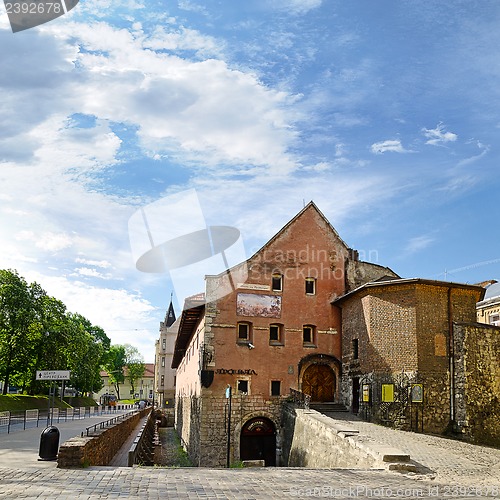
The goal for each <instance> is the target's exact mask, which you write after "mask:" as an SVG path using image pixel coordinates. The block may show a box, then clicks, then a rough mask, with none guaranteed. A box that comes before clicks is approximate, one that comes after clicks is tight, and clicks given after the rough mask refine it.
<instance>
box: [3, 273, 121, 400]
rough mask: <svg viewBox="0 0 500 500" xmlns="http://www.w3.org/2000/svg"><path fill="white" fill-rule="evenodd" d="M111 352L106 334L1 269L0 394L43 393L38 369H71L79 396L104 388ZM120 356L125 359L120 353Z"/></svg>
mask: <svg viewBox="0 0 500 500" xmlns="http://www.w3.org/2000/svg"><path fill="white" fill-rule="evenodd" d="M109 350H110V339H109V338H108V336H107V335H106V333H105V332H104V330H103V329H102V328H100V327H98V326H95V325H92V324H91V323H90V321H89V320H88V319H87V318H85V317H83V316H81V315H80V314H73V313H69V312H67V311H66V306H65V305H64V304H63V303H62V302H61V301H60V300H57V299H55V298H54V297H50V296H49V295H47V293H46V292H45V290H43V288H42V287H41V286H40V285H38V284H37V283H31V284H30V285H28V283H27V282H26V281H25V280H24V278H22V277H21V276H19V274H18V273H17V271H13V270H0V380H3V382H4V386H3V393H4V394H7V391H8V387H9V385H16V386H17V387H19V388H21V389H22V391H23V392H27V393H28V394H31V395H33V394H40V393H43V392H45V391H47V388H48V385H49V384H50V382H41V381H37V380H36V376H35V374H36V370H71V380H70V381H69V385H70V386H72V387H74V388H75V389H76V390H77V391H78V392H80V393H85V392H96V391H98V390H99V389H100V388H101V387H102V380H101V377H100V369H101V366H102V365H103V364H104V363H105V360H106V359H107V356H108V351H109ZM123 356H124V354H123Z"/></svg>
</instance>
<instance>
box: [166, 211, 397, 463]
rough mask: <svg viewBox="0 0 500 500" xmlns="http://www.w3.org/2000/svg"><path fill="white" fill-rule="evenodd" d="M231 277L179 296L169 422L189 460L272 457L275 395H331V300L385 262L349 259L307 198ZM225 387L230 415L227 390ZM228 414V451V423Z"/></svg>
mask: <svg viewBox="0 0 500 500" xmlns="http://www.w3.org/2000/svg"><path fill="white" fill-rule="evenodd" d="M243 266H244V267H245V270H244V271H245V272H240V271H242V270H241V269H231V270H230V273H231V275H232V276H238V275H246V276H247V278H246V280H245V282H244V283H232V291H231V293H228V294H226V295H225V296H223V297H220V298H216V299H212V297H219V296H220V293H219V290H220V287H221V284H226V283H227V279H228V274H225V275H218V276H209V277H207V280H206V292H205V293H206V300H205V296H204V295H200V296H195V297H191V298H190V299H188V300H187V302H186V305H185V308H184V312H183V314H182V317H181V319H180V323H179V333H178V336H177V340H176V345H175V352H174V358H173V364H172V367H173V368H176V370H177V381H176V427H177V430H178V432H179V435H180V436H181V438H182V440H183V442H184V444H185V446H186V448H187V450H188V452H189V454H190V456H191V459H192V460H193V461H194V463H196V464H197V465H201V466H208V465H212V466H213V465H225V464H226V462H227V460H228V457H229V461H230V462H231V463H232V462H234V461H237V460H251V459H263V460H265V463H266V465H275V464H276V463H279V450H280V433H279V429H280V412H281V402H282V400H283V399H286V398H287V397H288V396H289V393H290V389H291V388H292V389H296V390H302V391H303V392H306V393H308V394H310V395H311V396H312V399H313V400H316V401H339V399H340V381H341V370H342V363H341V355H342V350H341V335H340V332H341V318H340V309H339V308H337V307H332V306H331V305H330V303H331V301H332V300H333V299H335V298H336V297H338V296H340V295H343V294H345V293H346V292H348V291H350V290H352V289H354V288H355V287H357V286H359V285H360V284H362V283H365V282H367V281H371V280H374V279H378V278H380V277H382V276H392V277H396V275H395V273H393V272H392V271H391V270H390V269H388V268H385V267H382V266H379V265H376V264H370V263H366V262H361V261H359V260H358V258H357V252H356V251H354V250H352V249H350V248H349V247H348V246H347V245H346V244H345V243H344V242H343V241H342V240H341V238H340V237H339V235H338V234H337V232H336V231H335V229H334V228H333V227H332V226H331V225H330V223H329V222H328V220H327V219H326V218H325V217H324V216H323V214H322V213H321V212H320V211H319V210H318V208H317V207H316V206H315V205H314V203H312V202H311V203H309V204H308V205H307V206H306V207H305V208H304V209H303V210H302V211H301V212H300V213H299V214H298V215H297V216H296V217H294V218H293V219H292V220H291V221H290V222H289V223H288V224H287V225H286V226H285V227H283V228H282V229H281V231H279V233H278V234H277V235H275V236H274V237H273V238H272V239H271V240H269V241H268V242H267V243H266V244H265V245H264V246H263V247H262V248H261V249H260V250H259V251H258V252H257V253H255V255H253V256H252V257H251V258H250V259H248V260H247V261H246V262H244V263H241V264H240V267H243ZM228 387H229V388H231V401H230V403H231V415H230V417H231V418H230V419H229V413H228V411H229V400H228V399H229V398H226V397H225V395H226V390H227V388H228ZM229 420H231V430H230V440H229V455H228V449H227V446H228V439H227V426H228V422H229Z"/></svg>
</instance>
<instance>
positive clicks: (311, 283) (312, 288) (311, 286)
mask: <svg viewBox="0 0 500 500" xmlns="http://www.w3.org/2000/svg"><path fill="white" fill-rule="evenodd" d="M315 294H316V278H306V295H315Z"/></svg>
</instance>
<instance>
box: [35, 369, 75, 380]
mask: <svg viewBox="0 0 500 500" xmlns="http://www.w3.org/2000/svg"><path fill="white" fill-rule="evenodd" d="M69 377H70V371H69V370H37V372H36V379H37V380H69Z"/></svg>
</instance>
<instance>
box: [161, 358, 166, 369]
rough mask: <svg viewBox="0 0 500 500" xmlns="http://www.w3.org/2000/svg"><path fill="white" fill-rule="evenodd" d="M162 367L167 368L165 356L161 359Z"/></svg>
mask: <svg viewBox="0 0 500 500" xmlns="http://www.w3.org/2000/svg"><path fill="white" fill-rule="evenodd" d="M161 366H162V367H163V368H165V356H162V358H161Z"/></svg>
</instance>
